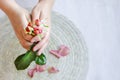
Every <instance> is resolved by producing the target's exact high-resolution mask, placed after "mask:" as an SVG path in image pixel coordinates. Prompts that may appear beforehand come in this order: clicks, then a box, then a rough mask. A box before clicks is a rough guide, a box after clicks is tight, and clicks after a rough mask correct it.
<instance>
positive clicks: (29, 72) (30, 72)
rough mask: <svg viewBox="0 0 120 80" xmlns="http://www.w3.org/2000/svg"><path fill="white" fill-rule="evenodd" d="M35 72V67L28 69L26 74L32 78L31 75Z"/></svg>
mask: <svg viewBox="0 0 120 80" xmlns="http://www.w3.org/2000/svg"><path fill="white" fill-rule="evenodd" d="M35 72H36V70H35V69H30V70H29V71H28V75H29V76H30V77H31V78H32V77H33V76H34V73H35Z"/></svg>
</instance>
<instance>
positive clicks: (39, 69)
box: [36, 65, 46, 72]
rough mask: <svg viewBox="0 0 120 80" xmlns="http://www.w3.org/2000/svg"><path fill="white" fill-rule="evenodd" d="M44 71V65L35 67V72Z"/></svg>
mask: <svg viewBox="0 0 120 80" xmlns="http://www.w3.org/2000/svg"><path fill="white" fill-rule="evenodd" d="M45 70H46V65H42V66H41V65H36V71H37V72H43V71H45Z"/></svg>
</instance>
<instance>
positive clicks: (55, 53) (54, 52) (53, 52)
mask: <svg viewBox="0 0 120 80" xmlns="http://www.w3.org/2000/svg"><path fill="white" fill-rule="evenodd" d="M49 52H50V53H51V54H53V55H55V56H56V57H57V58H60V57H61V55H60V54H58V51H57V50H50V51H49Z"/></svg>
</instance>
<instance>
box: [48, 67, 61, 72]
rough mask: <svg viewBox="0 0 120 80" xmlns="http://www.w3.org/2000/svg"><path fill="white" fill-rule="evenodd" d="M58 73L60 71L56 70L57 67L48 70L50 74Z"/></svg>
mask: <svg viewBox="0 0 120 80" xmlns="http://www.w3.org/2000/svg"><path fill="white" fill-rule="evenodd" d="M57 72H59V70H58V69H57V68H55V67H50V68H49V69H48V73H57Z"/></svg>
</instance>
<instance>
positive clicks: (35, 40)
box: [31, 35, 40, 42]
mask: <svg viewBox="0 0 120 80" xmlns="http://www.w3.org/2000/svg"><path fill="white" fill-rule="evenodd" d="M38 41H40V38H39V36H38V35H37V36H35V37H33V38H32V39H31V42H38Z"/></svg>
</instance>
